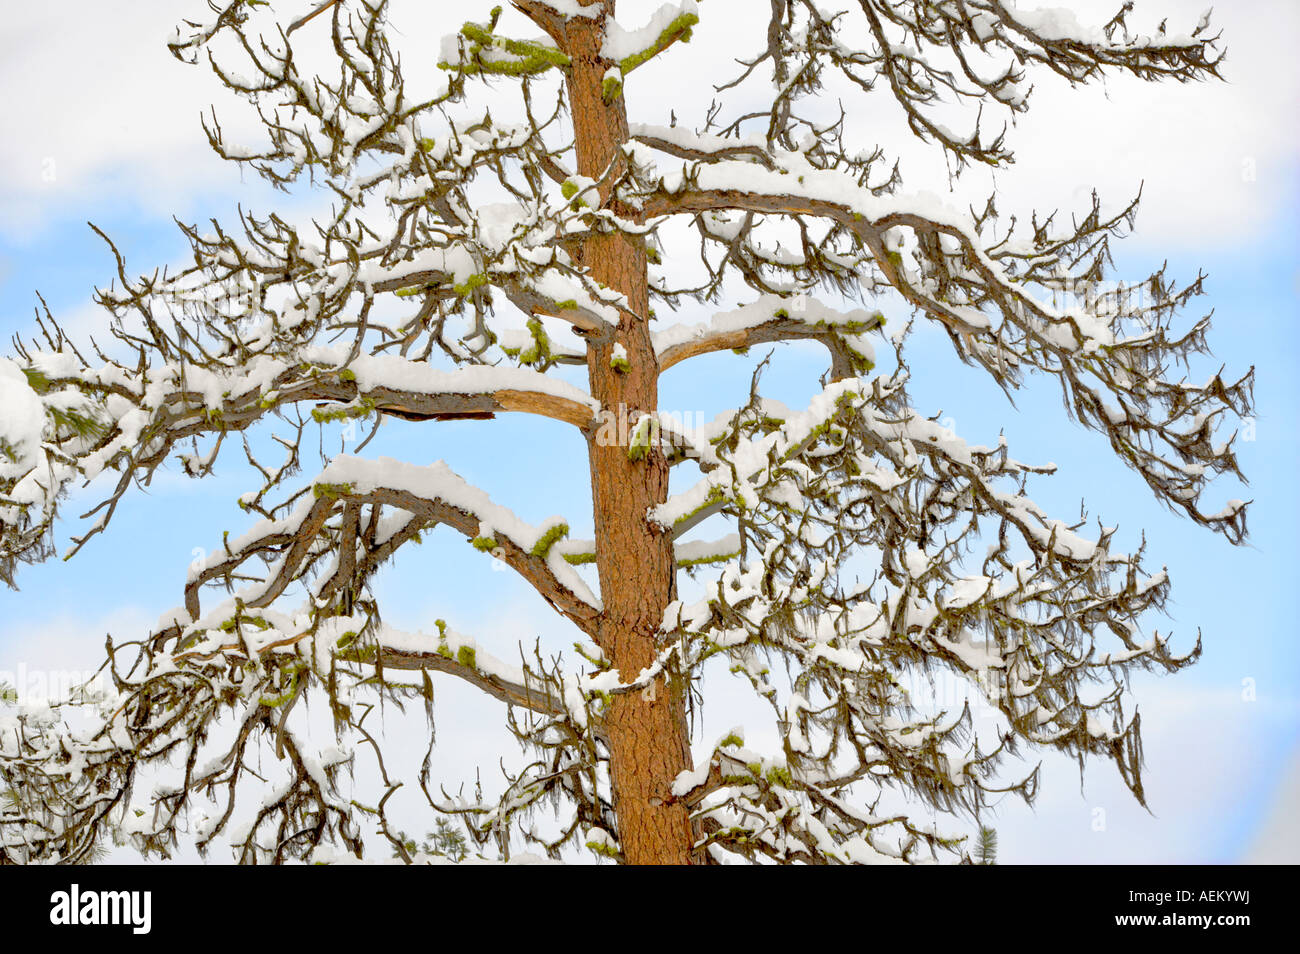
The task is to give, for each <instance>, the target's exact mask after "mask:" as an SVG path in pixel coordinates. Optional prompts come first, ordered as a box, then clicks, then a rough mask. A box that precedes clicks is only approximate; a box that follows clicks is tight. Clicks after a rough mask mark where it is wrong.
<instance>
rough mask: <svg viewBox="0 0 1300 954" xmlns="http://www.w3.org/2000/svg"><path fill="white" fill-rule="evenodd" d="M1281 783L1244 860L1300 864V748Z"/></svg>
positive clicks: (1261, 862)
mask: <svg viewBox="0 0 1300 954" xmlns="http://www.w3.org/2000/svg"><path fill="white" fill-rule="evenodd" d="M1288 761H1289V767H1288V768H1287V771H1286V774H1285V775H1284V776H1283V777H1282V781H1281V784H1279V785H1278V786H1277V788H1276V789H1275V790H1274V792H1273V796H1272V801H1271V804H1272V808H1271V810H1270V811H1269V813H1268V815H1267V816H1266V817H1265V819H1264V821H1263V823H1262V824H1261V825H1260V827H1259V832H1258V833H1257V834H1256V835H1255V839H1254V842H1253V843H1252V844H1251V846H1250V848H1249V850H1248V851H1247V852H1246V853H1245V854H1244V855H1243V858H1242V860H1243V861H1245V862H1247V863H1249V864H1256V865H1295V864H1300V818H1298V817H1297V815H1296V806H1297V805H1300V748H1297V749H1296V750H1295V752H1294V753H1292V755H1291V758H1290V759H1289V760H1288Z"/></svg>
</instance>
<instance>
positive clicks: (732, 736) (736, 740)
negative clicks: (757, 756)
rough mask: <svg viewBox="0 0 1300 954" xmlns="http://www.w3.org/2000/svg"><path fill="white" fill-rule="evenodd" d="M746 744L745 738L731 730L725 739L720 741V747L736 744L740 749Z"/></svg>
mask: <svg viewBox="0 0 1300 954" xmlns="http://www.w3.org/2000/svg"><path fill="white" fill-rule="evenodd" d="M744 744H745V740H744V739H743V738H741V737H740V736H738V735H736V733H734V732H731V733H729V734H728V735H727V737H726V738H725V739H723V740H722V741H721V742H719V743H718V748H720V749H725V748H726V747H727V746H729V745H730V746H735V747H736V748H738V749H739V748H741V747H743V746H744Z"/></svg>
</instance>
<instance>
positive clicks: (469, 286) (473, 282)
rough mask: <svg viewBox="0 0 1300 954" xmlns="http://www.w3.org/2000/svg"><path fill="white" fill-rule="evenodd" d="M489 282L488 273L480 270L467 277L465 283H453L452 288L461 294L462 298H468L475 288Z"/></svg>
mask: <svg viewBox="0 0 1300 954" xmlns="http://www.w3.org/2000/svg"><path fill="white" fill-rule="evenodd" d="M487 283H488V277H487V275H485V274H483V273H482V272H479V273H477V274H474V275H471V276H470V277H469V278H467V279H465V281H464V283H463V284H460V285H453V286H452V290H453V291H455V292H456V294H457V295H459V296H460V297H461V298H468V297H469V296H470V293H472V292H473V291H474V289H476V288H482V287H483V286H484V285H486V284H487Z"/></svg>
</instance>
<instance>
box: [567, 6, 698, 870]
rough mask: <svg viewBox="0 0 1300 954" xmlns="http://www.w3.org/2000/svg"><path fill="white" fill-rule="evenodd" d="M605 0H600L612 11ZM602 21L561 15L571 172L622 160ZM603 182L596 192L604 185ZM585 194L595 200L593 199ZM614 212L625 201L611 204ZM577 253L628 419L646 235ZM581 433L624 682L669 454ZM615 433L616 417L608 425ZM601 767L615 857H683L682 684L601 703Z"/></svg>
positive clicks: (666, 589)
mask: <svg viewBox="0 0 1300 954" xmlns="http://www.w3.org/2000/svg"><path fill="white" fill-rule="evenodd" d="M614 3H615V0H604V4H605V10H606V15H607V16H613V13H614ZM602 33H603V29H602V24H601V23H600V21H597V20H586V19H583V18H573V19H570V20H569V21H568V22H567V25H566V29H565V36H564V40H565V43H564V50H565V52H566V53H567V54H568V55H569V56H570V57H571V59H572V61H573V62H572V68H571V70H570V72H569V77H568V92H569V105H570V110H571V112H572V118H573V126H574V134H575V139H576V148H577V163H578V174H579V175H583V176H587V177H590V178H592V179H596V180H600V179H601V178H602V176H604V175H605V173H606V171H607V169H608V168H609V166H610V163H611V162H618V161H621V160H622V152H621V149H622V146H623V144H624V142H626V140H627V135H628V126H627V111H626V109H625V106H624V102H623V99H622V97H621V96H620V97H617V98H616V99H614V101H613V102H612V103H608V104H607V103H605V101H604V99H603V98H602V94H601V84H602V81H603V79H604V76H605V72H606V70H607V69H609V68H610V67H611V66H613V65H614V64H613V63H612V62H611V61H609V60H607V59H605V58H604V57H602V56H601V54H600V43H601V39H600V38H601V35H602ZM609 191H610V190H609V187H608V185H605V186H603V187H602V190H601V193H602V199H605V200H607V199H608V197H609ZM593 204H594V203H593ZM612 207H613V208H615V210H616V211H617V212H618V213H619V214H620V215H624V216H629V217H631V216H632V212H631V211H630V210H627V209H623V208H619V207H618V206H617V205H615V206H612ZM581 255H582V263H583V264H584V265H586V266H587V267H589V268H590V269H591V274H592V276H593V277H594V278H595V279H596V281H598V282H600V283H602V284H603V285H606V286H608V287H609V288H611V289H614V290H616V291H618V292H621V293H622V294H624V295H625V296H627V301H628V307H629V309H630V312H631V313H630V314H629V313H624V315H623V318H622V320H621V321H620V323H619V326H618V331H617V334H616V341H617V342H618V343H619V344H621V345H622V346H623V347H624V348H625V349H626V351H627V363H628V367H627V370H619V369H616V368H614V367H612V366H611V364H610V359H611V357H612V355H613V343H612V342H604V343H596V342H593V343H592V346H591V347H590V348H589V349H588V358H587V369H588V374H589V377H590V382H591V393H592V395H593V396H594V397H595V398H596V399H597V400H598V401H600V404H601V407H602V408H603V409H606V410H607V411H610V412H613V413H614V414H617V415H622V414H626V415H627V416H628V418H629V420H630V419H633V418H634V417H635V415H636V414H637V412H647V413H651V412H654V411H655V410H657V409H658V405H659V385H658V377H659V366H658V362H657V361H656V358H655V353H654V347H653V345H652V344H651V340H650V327H649V321H650V319H649V292H648V286H647V276H646V249H645V242H644V241H643V240H642V239H640V238H638V237H636V236H629V235H622V234H616V233H615V234H599V235H593V236H592V237H591V238H589V239H587V240H586V242H585V243H584V246H583V248H582V250H581ZM608 430H609V429H603V430H602V431H600V432H598V433H597V434H593V435H592V436H591V438H590V439H589V444H588V456H589V460H590V464H591V487H592V497H593V508H594V516H595V528H596V566H597V570H598V571H599V575H600V594H601V599H602V601H603V603H604V613H603V615H602V618H601V622H600V631H599V642H600V645H601V648H602V649H603V650H604V652H605V655H606V657H607V658H608V659H609V660H610V662H612V663H613V665H614V667H615V668H616V669H617V670H618V671H619V673H620V675H621V677H622V680H623V681H624V682H627V681H631V680H634V679H635V678H636V677H637V675H638V674H639V673H640V672H641V671H642V670H643V669H644V668H645V667H646V666H648V665H650V664H651V663H652V662H653V660H654V658H655V655H656V652H657V650H658V646H657V642H656V634H657V632H658V630H659V626H660V624H661V622H662V620H663V614H664V609H665V608H666V607H667V605H668V603H669V602H670V601H671V600H672V599H673V595H674V561H673V543H672V535H671V534H669V533H665V532H663V531H662V530H660V529H659V528H657V527H656V526H654V525H653V524H651V522H650V521H649V520H648V518H647V511H648V510H649V508H650V507H652V506H654V505H656V504H660V503H663V502H664V501H665V500H666V499H667V496H668V463H667V461H666V459H665V457H664V454H663V451H662V450H661V449H659V448H658V447H653V446H652V447H651V448H650V451H649V453H648V454H646V455H645V456H644V457H642V458H641V459H639V460H635V461H634V460H630V459H629V457H628V447H627V446H626V445H624V444H623V443H622V442H621V441H619V440H613V441H611V440H607V439H602V438H603V437H607V434H608ZM614 430H615V431H617V432H618V433H620V434H625V433H627V429H625V428H623V427H617V428H614ZM607 731H608V733H609V745H610V776H611V781H612V783H613V789H614V810H615V812H616V814H617V816H618V836H619V842H620V843H621V845H622V849H623V857H624V859H625V860H626V861H627V862H628V863H629V864H689V863H690V861H691V846H692V842H693V839H692V836H691V824H690V818H689V812H688V811H687V809H686V806H684V805H682V804H677V803H673V802H672V800H671V798H670V787H671V785H672V782H673V779H674V778H675V777H676V776H677V775H678V774H679V773H681V772H682V771H684V770H687V769H689V768H690V767H691V755H690V738H689V735H688V732H687V724H686V709H685V697H684V694H683V691H682V688H681V686H680V685H677V684H676V683H674V684H673V686H672V688H671V689H670V687H669V684H668V683H666V682H665V680H663V679H662V678H660V679H659V680H657V681H656V682H655V684H654V685H653V686H652V687H649V688H648V689H647V691H645V692H632V693H623V694H619V695H616V696H615V697H614V698H613V700H612V701H611V704H610V711H609V713H608V715H607Z"/></svg>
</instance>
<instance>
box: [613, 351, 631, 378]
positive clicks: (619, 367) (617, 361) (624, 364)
mask: <svg viewBox="0 0 1300 954" xmlns="http://www.w3.org/2000/svg"><path fill="white" fill-rule="evenodd" d="M609 366H610V367H611V368H613V369H614V370H615V371H618V372H621V373H622V374H627V372H629V371H631V370H632V365H631V364H630V363H629V362H628V360H627V358H625V357H623V356H622V355H621V354H612V355H610V356H609Z"/></svg>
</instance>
